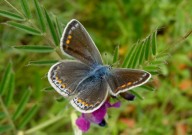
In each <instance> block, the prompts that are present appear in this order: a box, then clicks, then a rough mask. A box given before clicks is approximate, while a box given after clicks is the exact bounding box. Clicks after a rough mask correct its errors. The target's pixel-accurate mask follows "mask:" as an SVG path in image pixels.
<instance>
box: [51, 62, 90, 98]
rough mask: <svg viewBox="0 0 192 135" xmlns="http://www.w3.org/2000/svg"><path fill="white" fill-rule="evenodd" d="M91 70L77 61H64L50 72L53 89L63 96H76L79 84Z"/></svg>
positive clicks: (54, 66)
mask: <svg viewBox="0 0 192 135" xmlns="http://www.w3.org/2000/svg"><path fill="white" fill-rule="evenodd" d="M89 70H90V68H89V67H88V66H87V65H85V64H83V63H81V62H77V61H63V62H58V63H56V64H55V65H53V66H52V67H51V68H50V70H49V72H48V79H49V82H50V84H51V85H52V87H53V88H54V89H55V90H56V91H57V92H58V93H59V94H61V95H62V96H65V97H66V96H72V95H74V94H76V92H75V89H76V86H77V85H78V83H79V82H80V81H81V80H82V79H83V78H85V77H86V76H87V74H88V72H89Z"/></svg>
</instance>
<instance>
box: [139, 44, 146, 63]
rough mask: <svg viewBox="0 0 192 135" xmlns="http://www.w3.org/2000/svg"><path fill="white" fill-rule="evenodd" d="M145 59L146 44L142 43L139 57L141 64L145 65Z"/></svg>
mask: <svg viewBox="0 0 192 135" xmlns="http://www.w3.org/2000/svg"><path fill="white" fill-rule="evenodd" d="M144 58H145V43H144V42H142V44H141V52H140V55H139V64H142V63H143V61H144Z"/></svg>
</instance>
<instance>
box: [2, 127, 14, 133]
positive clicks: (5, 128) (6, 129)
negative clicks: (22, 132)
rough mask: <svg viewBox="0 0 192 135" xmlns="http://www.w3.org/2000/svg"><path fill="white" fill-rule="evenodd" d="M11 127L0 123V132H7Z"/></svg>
mask: <svg viewBox="0 0 192 135" xmlns="http://www.w3.org/2000/svg"><path fill="white" fill-rule="evenodd" d="M11 129H12V126H10V125H0V134H2V133H4V132H7V131H9V130H11Z"/></svg>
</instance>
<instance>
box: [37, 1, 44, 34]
mask: <svg viewBox="0 0 192 135" xmlns="http://www.w3.org/2000/svg"><path fill="white" fill-rule="evenodd" d="M34 3H35V9H36V13H37V16H38V21H39V24H40V26H41V30H42V31H43V32H45V31H46V25H45V20H44V16H43V12H42V8H41V6H40V4H39V2H38V0H34Z"/></svg>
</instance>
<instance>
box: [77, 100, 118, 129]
mask: <svg viewBox="0 0 192 135" xmlns="http://www.w3.org/2000/svg"><path fill="white" fill-rule="evenodd" d="M120 105H121V103H120V102H116V103H114V104H110V103H109V102H108V101H106V102H105V103H104V104H103V105H102V106H101V107H100V108H99V109H97V110H96V111H94V112H92V113H82V115H81V117H79V118H78V119H77V120H76V125H77V126H78V127H79V129H80V130H82V131H83V132H86V131H88V130H89V128H90V124H91V123H95V124H99V125H101V126H103V125H105V120H104V117H105V115H106V113H107V109H108V108H110V107H114V108H119V107H120Z"/></svg>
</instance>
